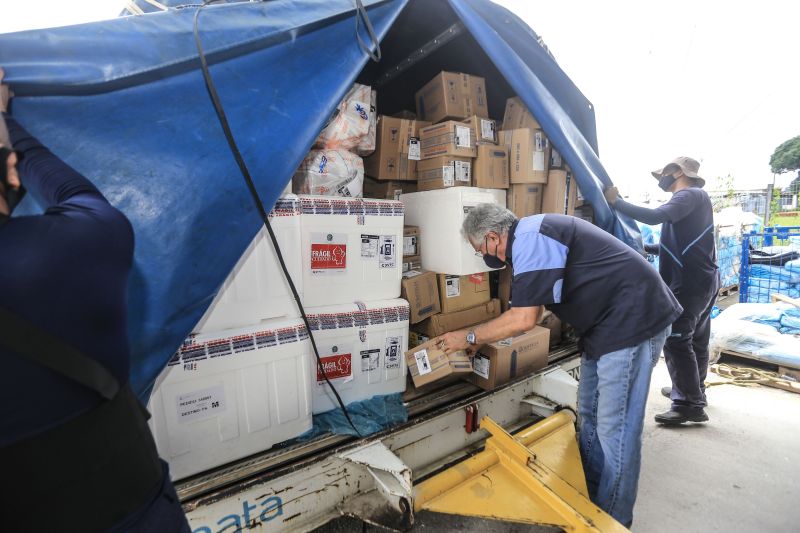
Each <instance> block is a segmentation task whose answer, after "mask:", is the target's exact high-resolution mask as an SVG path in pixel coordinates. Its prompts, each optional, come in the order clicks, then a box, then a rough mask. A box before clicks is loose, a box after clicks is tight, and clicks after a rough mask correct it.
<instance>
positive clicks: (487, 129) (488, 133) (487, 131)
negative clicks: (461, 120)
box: [481, 119, 497, 142]
mask: <svg viewBox="0 0 800 533" xmlns="http://www.w3.org/2000/svg"><path fill="white" fill-rule="evenodd" d="M496 136H497V134H496V132H495V123H494V120H484V119H481V139H483V140H484V141H492V142H494V139H495V137H496Z"/></svg>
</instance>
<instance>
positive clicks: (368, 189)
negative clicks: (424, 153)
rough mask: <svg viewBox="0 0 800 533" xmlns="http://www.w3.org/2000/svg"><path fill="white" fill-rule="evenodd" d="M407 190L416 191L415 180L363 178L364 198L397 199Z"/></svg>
mask: <svg viewBox="0 0 800 533" xmlns="http://www.w3.org/2000/svg"><path fill="white" fill-rule="evenodd" d="M414 163H415V164H416V161H414ZM409 192H417V182H416V181H378V180H374V179H372V178H364V198H379V199H385V200H399V199H400V195H401V194H406V193H409Z"/></svg>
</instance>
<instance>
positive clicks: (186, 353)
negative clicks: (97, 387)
mask: <svg viewBox="0 0 800 533" xmlns="http://www.w3.org/2000/svg"><path fill="white" fill-rule="evenodd" d="M313 353H314V352H313V349H312V348H311V342H310V341H309V340H308V333H307V331H306V328H305V326H304V325H303V322H302V320H301V319H288V318H281V319H275V320H269V321H266V322H264V323H262V324H259V325H258V326H257V327H250V328H243V329H236V330H228V331H226V332H224V333H222V334H201V335H195V336H192V337H190V338H189V339H188V340H187V341H186V342H185V343H184V345H183V346H182V347H181V349H180V350H179V351H178V352H177V353H176V354H175V356H174V357H173V358H172V360H171V361H170V362H169V365H168V366H167V368H166V369H164V371H163V372H162V373H161V375H160V376H159V378H158V381H157V383H156V386H155V389H154V390H153V394H152V396H151V397H150V404H149V410H150V412H151V413H152V414H153V417H152V418H151V419H150V427H151V429H152V430H153V435H154V436H155V440H156V445H157V447H158V452H159V455H160V456H161V457H162V458H164V459H165V460H166V461H167V462H168V463H169V465H170V470H171V472H172V477H173V479H181V478H185V477H187V476H190V475H192V474H197V473H199V472H202V471H204V470H208V469H209V468H213V467H216V466H220V465H223V464H225V463H228V462H230V461H235V460H237V459H241V458H242V457H246V456H248V455H251V454H254V453H257V452H260V451H263V450H266V449H268V448H270V447H272V446H273V445H274V444H277V443H279V442H282V441H285V440H288V439H291V438H294V437H297V436H299V435H301V434H303V433H305V432H306V431H308V430H309V429H311V425H312V422H311V384H310V383H309V382H308V375H309V372H311V371H312V370H313V368H312V367H311V363H312V359H313Z"/></svg>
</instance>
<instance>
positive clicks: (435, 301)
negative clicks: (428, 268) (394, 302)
mask: <svg viewBox="0 0 800 533" xmlns="http://www.w3.org/2000/svg"><path fill="white" fill-rule="evenodd" d="M400 297H401V298H403V299H404V300H406V301H408V308H409V323H410V324H416V323H418V322H421V321H423V320H425V319H426V318H428V317H430V316H433V315H435V314H437V313H439V312H440V311H441V310H442V308H441V305H440V303H439V291H437V290H436V274H435V273H434V272H422V271H419V270H409V271H408V272H403V280H402V281H401V283H400Z"/></svg>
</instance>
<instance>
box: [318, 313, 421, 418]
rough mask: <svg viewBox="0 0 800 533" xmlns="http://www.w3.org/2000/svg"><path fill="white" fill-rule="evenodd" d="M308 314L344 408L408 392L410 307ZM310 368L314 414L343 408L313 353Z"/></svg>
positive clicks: (329, 376) (320, 353)
mask: <svg viewBox="0 0 800 533" xmlns="http://www.w3.org/2000/svg"><path fill="white" fill-rule="evenodd" d="M306 313H307V316H308V320H309V324H310V325H311V332H312V334H313V335H314V341H315V342H316V343H317V349H318V350H319V355H320V358H321V359H322V364H323V366H324V368H325V372H326V374H327V376H328V379H329V380H330V381H331V383H332V384H333V386H334V387H336V392H338V393H339V396H340V397H341V398H342V401H343V402H344V403H345V405H347V404H348V403H351V402H356V401H358V400H365V399H367V398H372V397H373V396H379V395H384V394H392V393H395V392H403V391H405V390H406V362H405V357H403V353H404V352H405V351H406V350H407V349H408V302H406V301H405V300H401V299H399V298H397V299H393V300H379V301H372V302H364V303H361V302H357V303H352V304H348V305H330V306H323V307H313V308H307V309H306ZM309 367H310V372H309V376H310V378H311V379H310V380H309V384H310V385H311V387H312V389H313V392H312V395H313V412H314V414H317V413H324V412H325V411H330V410H331V409H334V408H337V407H339V404H338V402H337V401H336V397H335V396H334V395H333V392H332V391H331V389H330V387H329V386H328V384H327V383H326V381H325V378H324V377H323V375H322V372H320V370H319V367H318V365H317V361H316V358H314V356H313V354H312V355H311V356H310V357H309Z"/></svg>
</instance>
